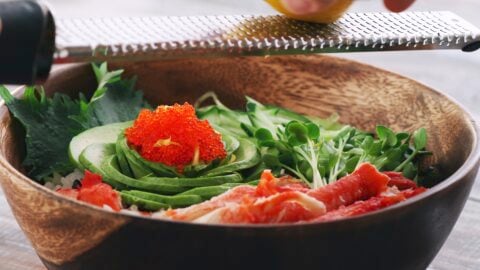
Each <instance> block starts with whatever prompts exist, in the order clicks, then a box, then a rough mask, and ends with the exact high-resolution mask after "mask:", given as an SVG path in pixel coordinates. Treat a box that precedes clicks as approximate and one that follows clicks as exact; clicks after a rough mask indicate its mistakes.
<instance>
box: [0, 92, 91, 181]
mask: <svg viewBox="0 0 480 270" xmlns="http://www.w3.org/2000/svg"><path fill="white" fill-rule="evenodd" d="M0 96H1V97H2V98H3V99H4V100H5V103H6V105H7V106H8V109H9V110H10V112H11V113H12V114H13V116H14V117H15V118H16V119H18V120H19V122H20V123H21V124H22V125H23V127H24V128H25V133H26V136H25V144H26V157H25V159H24V160H23V165H24V166H25V167H26V168H27V169H28V174H29V175H31V176H32V177H33V178H35V179H36V180H41V179H42V178H43V177H45V176H48V175H51V174H53V172H61V173H65V172H69V171H71V170H73V166H72V165H71V164H70V161H69V158H68V145H69V143H70V140H71V139H72V138H73V137H74V136H75V135H77V134H79V133H80V132H81V131H82V130H83V129H82V126H81V125H80V124H79V123H77V122H76V121H74V120H72V119H71V118H70V116H71V115H78V114H79V113H80V104H79V103H78V102H77V101H74V100H72V99H70V97H68V96H66V95H63V94H58V93H56V94H55V95H54V96H53V98H51V99H50V98H47V97H46V96H45V92H44V91H43V89H38V90H36V89H35V88H34V87H27V88H26V89H25V93H24V95H23V98H21V99H17V98H14V97H13V96H12V95H11V94H10V92H9V91H8V89H6V88H5V87H3V86H0Z"/></svg>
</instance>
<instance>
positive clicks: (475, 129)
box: [0, 56, 480, 230]
mask: <svg viewBox="0 0 480 270" xmlns="http://www.w3.org/2000/svg"><path fill="white" fill-rule="evenodd" d="M329 57H330V56H329ZM332 58H337V59H341V60H345V61H348V62H351V63H353V64H356V65H362V66H365V67H368V68H370V69H373V70H377V71H380V72H385V73H388V74H389V75H393V76H397V77H399V78H402V79H407V80H410V81H412V82H415V83H416V84H418V85H419V86H422V87H423V88H425V89H427V90H428V91H431V92H433V93H435V94H438V95H440V96H441V97H442V98H445V99H447V100H448V101H449V102H451V103H453V104H454V105H456V106H457V107H458V108H459V109H460V110H461V111H462V113H463V114H464V116H465V118H466V119H467V120H468V123H469V127H470V129H471V132H472V134H473V135H474V136H473V146H472V148H471V151H470V153H469V155H468V157H467V159H466V160H465V162H464V163H463V164H462V165H461V166H460V168H458V169H457V170H456V171H455V172H454V173H453V174H452V175H450V176H449V177H448V178H446V179H444V180H443V181H442V182H440V183H438V184H436V185H435V186H433V187H431V188H429V189H428V190H427V191H426V192H424V193H422V194H419V195H417V196H415V197H412V198H409V199H408V200H405V201H403V202H400V203H398V204H395V205H392V206H389V207H387V208H384V209H380V210H377V211H373V212H370V213H366V214H363V215H359V216H353V217H346V218H343V219H338V220H332V221H326V222H298V223H284V224H203V223H194V222H190V221H176V220H168V219H163V218H155V217H151V216H144V215H141V214H138V213H135V212H133V211H119V212H114V211H112V210H109V209H106V208H103V207H98V206H95V205H91V204H88V203H85V202H82V201H78V200H75V199H73V198H69V197H66V196H62V195H60V194H58V193H57V192H55V191H54V190H51V189H49V188H47V187H45V186H44V185H42V184H40V183H37V182H36V181H35V180H33V179H31V178H29V177H28V176H27V175H24V174H23V173H21V172H20V171H19V170H17V169H16V168H14V167H13V165H12V164H10V162H8V161H7V160H6V158H5V156H4V155H3V153H1V154H0V170H6V171H7V172H8V173H10V174H13V175H14V176H16V177H17V178H19V179H21V180H22V181H23V182H25V183H26V184H28V185H30V186H31V187H33V188H34V189H36V190H38V191H40V192H42V193H43V194H44V195H46V196H48V197H50V198H52V199H54V200H57V201H59V202H60V203H67V204H70V205H71V206H73V207H82V208H84V209H85V210H87V211H94V212H96V213H99V214H102V215H105V214H107V215H112V217H113V218H118V217H122V218H130V219H141V220H147V221H149V222H160V223H170V224H171V225H183V226H197V227H214V228H217V229H248V230H251V229H253V230H268V229H272V228H276V229H288V228H299V227H302V228H306V227H315V228H316V229H319V228H320V227H327V226H338V225H339V224H347V223H357V222H358V223H361V222H362V221H366V220H370V219H373V218H381V217H382V216H383V215H386V214H387V213H389V212H393V211H396V210H401V209H405V208H407V207H409V206H410V205H413V204H417V203H419V202H421V201H424V200H426V199H428V197H431V196H433V195H435V194H437V193H440V192H442V191H444V190H447V189H448V188H449V187H451V186H452V185H454V184H455V183H456V182H458V181H460V180H461V179H462V178H463V177H464V176H465V175H466V174H468V173H471V172H472V171H473V170H477V171H478V168H476V169H475V168H474V167H475V166H478V164H479V161H480V145H479V136H480V125H479V123H477V121H476V120H475V118H473V116H472V114H471V113H470V111H469V110H468V109H467V108H465V106H464V105H462V104H460V103H459V102H458V101H457V100H456V99H454V98H453V97H451V96H450V95H448V94H446V93H444V92H441V91H439V90H436V89H434V88H432V87H430V86H427V85H425V84H423V83H420V82H418V81H416V80H414V79H410V78H408V77H406V76H403V75H400V74H397V73H395V72H391V71H388V70H385V69H382V68H379V67H376V66H373V65H370V64H365V63H362V62H358V61H355V60H351V59H346V58H341V57H332ZM84 65H88V63H82V64H66V65H62V66H59V67H57V68H55V69H54V70H53V71H52V72H51V74H50V76H52V75H53V76H58V75H60V74H61V73H62V71H64V70H68V69H69V68H74V67H78V66H84ZM25 87H26V86H25V85H22V86H19V87H17V88H15V89H14V90H13V91H11V93H12V95H13V96H15V97H18V96H19V95H21V94H22V93H23V91H24V90H25ZM2 110H5V114H7V113H8V108H7V107H6V105H5V102H4V100H0V112H1V111H2Z"/></svg>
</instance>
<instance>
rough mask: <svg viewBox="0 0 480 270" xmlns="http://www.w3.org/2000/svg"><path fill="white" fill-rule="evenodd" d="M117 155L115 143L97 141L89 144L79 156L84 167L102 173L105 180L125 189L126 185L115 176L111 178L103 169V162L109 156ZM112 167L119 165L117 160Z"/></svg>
mask: <svg viewBox="0 0 480 270" xmlns="http://www.w3.org/2000/svg"><path fill="white" fill-rule="evenodd" d="M114 155H115V145H114V144H111V143H95V144H91V145H89V146H87V148H85V150H83V151H82V153H81V154H80V157H79V162H80V164H81V165H82V167H83V168H86V169H87V170H89V171H91V172H93V173H96V174H100V175H102V177H103V181H105V182H107V183H108V184H110V185H112V186H113V187H115V188H117V189H124V188H125V185H123V184H122V183H120V182H118V181H116V180H115V178H110V177H108V176H107V175H106V173H105V172H104V171H103V169H102V164H103V163H104V162H105V160H107V159H108V158H109V157H114ZM111 166H112V167H114V168H115V167H117V168H118V164H117V163H116V162H112V163H111Z"/></svg>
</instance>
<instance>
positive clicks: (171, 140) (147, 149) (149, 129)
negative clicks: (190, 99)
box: [125, 103, 227, 172]
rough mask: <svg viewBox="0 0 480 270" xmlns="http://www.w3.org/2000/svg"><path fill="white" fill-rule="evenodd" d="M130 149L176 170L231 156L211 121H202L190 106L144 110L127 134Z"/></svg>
mask: <svg viewBox="0 0 480 270" xmlns="http://www.w3.org/2000/svg"><path fill="white" fill-rule="evenodd" d="M125 135H126V137H127V141H128V143H129V144H130V146H132V147H134V148H135V149H136V150H137V151H138V152H139V153H140V154H141V155H142V157H143V158H145V159H147V160H150V161H154V162H160V163H163V164H165V165H168V166H172V167H176V168H177V170H178V171H180V172H181V171H182V170H183V168H184V167H185V166H187V165H190V164H193V165H196V164H199V163H202V162H203V163H209V162H211V161H213V160H215V159H223V158H225V157H226V155H227V153H226V151H225V147H224V145H223V142H222V137H221V135H220V134H219V133H218V132H216V131H215V130H214V129H213V128H212V126H210V124H209V123H208V121H207V120H200V119H198V118H197V116H196V114H195V108H193V106H192V105H190V104H188V103H184V104H183V105H180V104H175V105H173V106H158V107H157V109H155V110H154V111H151V110H142V111H141V112H140V114H139V116H138V118H137V119H136V120H135V122H134V124H133V126H132V127H130V128H127V129H126V130H125Z"/></svg>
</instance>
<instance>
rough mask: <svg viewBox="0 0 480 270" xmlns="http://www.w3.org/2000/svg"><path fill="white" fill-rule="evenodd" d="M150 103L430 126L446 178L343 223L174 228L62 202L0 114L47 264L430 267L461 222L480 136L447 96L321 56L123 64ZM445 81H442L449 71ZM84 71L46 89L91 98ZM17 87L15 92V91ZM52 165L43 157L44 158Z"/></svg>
mask: <svg viewBox="0 0 480 270" xmlns="http://www.w3.org/2000/svg"><path fill="white" fill-rule="evenodd" d="M117 67H123V68H125V70H126V75H127V76H129V75H133V74H135V75H137V76H138V86H139V88H140V89H142V90H143V91H145V94H146V97H147V98H148V99H149V100H150V101H151V102H152V103H153V104H156V103H162V104H165V103H166V104H170V103H172V102H184V101H190V102H193V101H194V100H195V99H196V98H197V97H199V96H200V95H201V94H202V93H203V92H205V91H215V92H217V93H218V94H219V96H220V98H221V99H222V100H224V101H225V103H226V104H227V105H230V106H232V107H238V106H241V105H243V104H244V95H249V96H252V97H253V98H255V99H258V100H260V101H261V102H265V103H272V104H276V105H281V106H285V107H287V108H290V109H293V110H295V111H298V112H301V113H306V114H312V115H318V116H323V117H325V116H328V115H330V114H331V113H332V112H338V113H339V114H340V116H341V120H342V121H343V122H345V123H351V124H353V125H355V126H357V127H360V128H363V129H366V130H373V128H374V127H375V125H377V124H384V125H388V126H391V127H393V128H394V129H396V130H408V131H411V130H414V129H416V128H419V127H426V128H427V130H428V133H429V145H428V148H429V149H431V150H432V151H433V153H434V155H433V156H432V158H430V159H429V160H428V162H429V163H431V164H435V165H437V166H438V168H439V169H440V171H441V173H442V176H443V178H444V181H443V182H441V183H440V184H438V185H436V186H434V187H433V188H431V189H430V190H429V191H428V192H426V193H424V194H422V195H420V196H417V197H415V198H413V199H410V200H408V201H406V202H403V203H400V204H398V205H395V206H393V207H390V208H388V209H385V210H382V211H378V212H375V213H372V214H368V215H365V216H360V217H355V218H349V219H345V220H340V221H334V222H328V223H320V224H302V225H275V226H218V225H198V224H191V223H180V222H169V221H162V220H155V219H150V218H144V217H137V216H130V215H126V214H118V213H112V212H108V211H106V210H103V209H100V208H97V207H94V206H91V205H87V204H85V203H82V202H78V201H74V200H70V199H68V198H64V197H61V196H59V195H57V194H55V193H54V192H52V191H50V190H48V189H46V188H44V187H43V186H41V185H39V184H37V183H35V182H34V181H32V180H30V179H29V178H27V177H26V176H25V175H24V174H23V173H22V172H23V170H22V167H21V160H22V158H23V156H24V142H23V139H22V138H23V137H22V136H20V135H21V129H19V128H18V124H16V122H14V121H11V119H10V116H9V114H8V112H7V109H6V108H5V106H2V107H1V109H0V119H1V130H0V135H1V138H2V144H1V146H0V179H1V184H2V186H3V189H4V191H5V195H6V197H7V199H8V202H9V204H10V206H11V208H12V211H13V213H14V215H15V217H16V219H17V221H18V223H19V224H20V226H21V228H22V229H23V231H24V232H25V234H26V235H27V236H28V238H29V239H30V241H31V243H32V245H33V247H34V248H35V250H36V251H37V253H38V255H39V256H40V258H41V259H42V261H43V262H44V263H45V265H46V266H47V267H48V268H49V269H159V268H162V269H207V267H208V269H219V268H221V269H425V268H426V267H427V266H428V265H429V263H430V262H431V260H432V259H433V258H434V256H435V254H436V253H437V252H438V250H439V249H440V247H441V246H442V244H443V243H444V241H445V239H446V238H447V236H448V234H449V233H450V231H451V229H452V227H453V225H454V224H455V222H456V220H457V218H458V216H459V215H460V212H461V211H462V208H463V206H464V203H465V200H466V199H467V196H468V193H469V192H470V189H471V186H472V184H473V181H474V179H475V176H476V174H477V169H478V165H479V146H478V129H477V128H476V126H475V125H474V124H473V120H472V118H471V117H470V116H469V115H468V114H467V113H466V112H465V111H464V109H463V108H462V107H461V106H459V105H458V104H457V103H455V102H454V101H452V100H451V99H449V98H448V97H446V96H444V95H442V94H440V93H438V92H436V91H434V90H432V89H430V88H428V87H426V86H423V85H421V84H419V83H417V82H414V81H412V80H409V79H407V78H404V77H401V76H398V75H395V74H392V73H390V72H387V71H383V70H380V69H377V68H374V67H370V66H366V65H363V64H359V63H356V62H352V61H348V60H342V59H338V58H333V57H325V56H296V57H291V56H289V57H271V58H228V59H208V60H206V59H191V60H172V61H163V62H145V63H117V64H115V66H113V65H112V68H117ZM444 75H445V74H439V76H444ZM94 86H95V80H94V76H93V73H92V71H91V68H90V66H89V65H73V66H65V67H62V68H59V69H57V70H56V71H55V72H54V73H53V74H52V75H51V77H50V79H49V80H48V81H47V82H46V84H45V87H46V90H47V92H48V93H49V94H51V93H53V92H55V91H59V92H64V93H68V94H71V95H72V96H76V95H77V92H78V91H90V92H91V91H92V90H93V88H94ZM21 94H22V89H19V90H17V91H15V95H16V96H20V95H21ZM45 158H48V157H45Z"/></svg>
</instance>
